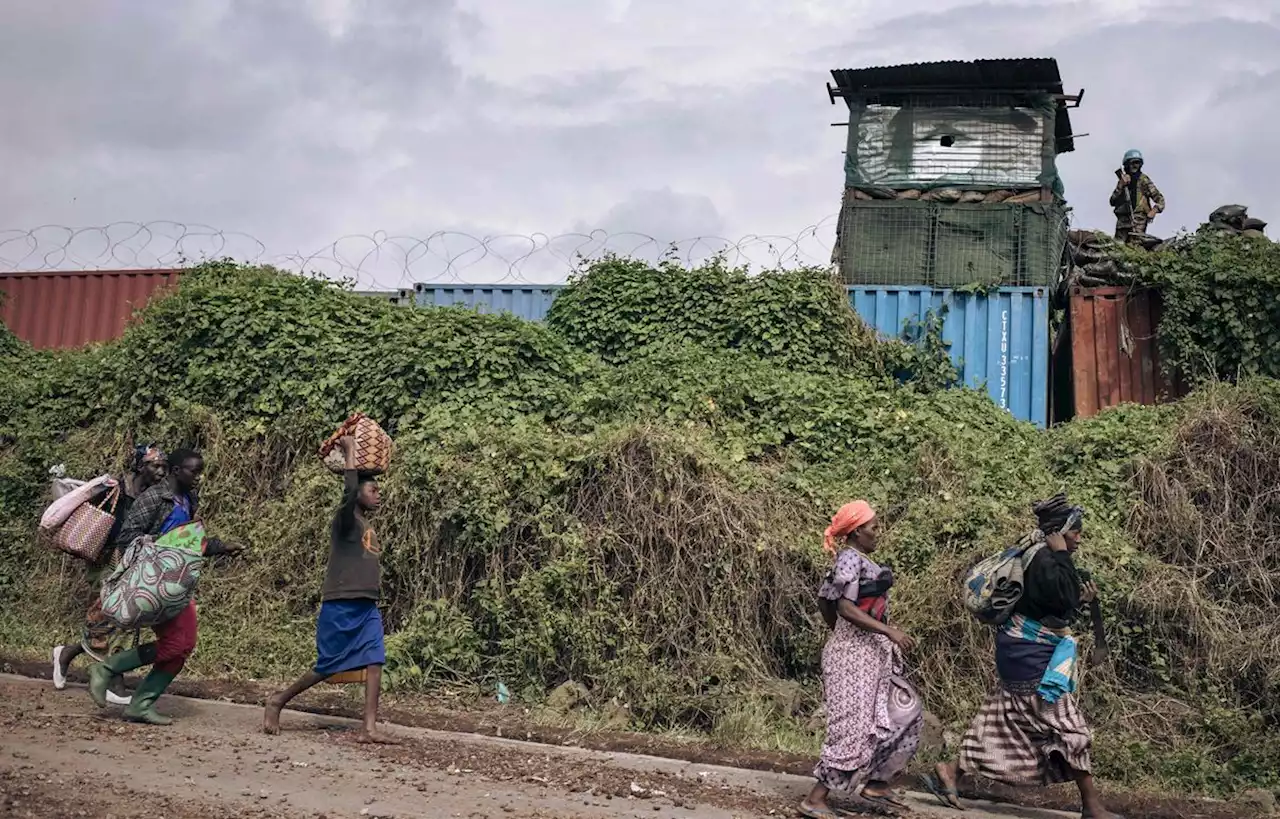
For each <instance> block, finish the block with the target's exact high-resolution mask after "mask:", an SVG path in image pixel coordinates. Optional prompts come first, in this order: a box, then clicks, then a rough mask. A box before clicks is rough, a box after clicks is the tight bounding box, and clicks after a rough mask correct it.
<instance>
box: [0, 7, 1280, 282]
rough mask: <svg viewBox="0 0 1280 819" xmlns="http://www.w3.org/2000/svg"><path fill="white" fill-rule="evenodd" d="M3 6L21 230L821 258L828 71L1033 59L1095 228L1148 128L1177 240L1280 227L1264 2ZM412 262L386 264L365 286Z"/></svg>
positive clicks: (837, 136)
mask: <svg viewBox="0 0 1280 819" xmlns="http://www.w3.org/2000/svg"><path fill="white" fill-rule="evenodd" d="M10 6H11V7H6V8H5V9H4V10H3V11H0V92H2V93H3V95H4V96H3V98H4V99H6V100H7V101H8V103H9V104H8V106H7V110H6V111H5V120H6V127H5V128H4V129H0V151H3V152H4V154H5V157H6V160H7V162H6V183H7V184H6V196H5V197H3V199H0V229H3V228H9V227H17V228H28V227H32V226H35V225H40V224H45V223H53V224H62V225H71V226H84V225H95V224H106V223H109V222H117V221H144V222H146V221H151V220H173V221H177V222H184V223H202V224H208V225H213V226H215V227H218V228H221V229H223V230H226V231H240V232H244V233H247V234H252V235H253V236H256V237H258V239H260V240H261V242H262V244H263V245H264V246H265V247H266V248H267V250H266V251H265V254H266V256H267V257H269V258H270V257H275V256H280V255H287V254H295V253H296V254H310V253H313V252H314V251H315V250H316V249H317V248H325V247H326V246H328V245H329V244H330V243H332V242H333V241H334V240H335V239H336V238H337V237H339V236H343V235H346V234H356V235H372V234H374V233H375V232H376V231H379V230H384V231H386V232H387V234H389V235H392V236H417V237H428V236H432V235H435V234H437V233H438V232H441V231H464V232H468V233H476V234H479V235H481V236H486V235H498V234H509V233H517V234H533V233H544V234H555V233H558V232H561V231H565V230H569V229H584V230H588V229H594V228H603V229H606V230H608V231H610V232H615V231H616V232H620V233H623V232H639V233H648V234H669V235H670V237H671V238H682V237H687V236H691V235H695V234H699V233H704V232H713V233H719V234H727V235H728V236H729V237H731V238H736V237H739V236H742V235H745V234H771V235H776V234H796V233H799V232H801V231H803V230H805V228H807V227H809V226H813V225H819V224H821V225H822V226H823V227H821V228H819V230H818V232H811V233H810V234H809V237H810V239H809V240H808V241H809V242H810V245H812V246H813V247H814V248H815V249H814V250H813V251H812V252H811V253H809V256H810V257H812V258H811V260H819V261H820V260H822V257H823V256H824V255H825V254H824V253H823V251H822V250H821V245H822V244H823V243H825V242H827V241H828V240H829V237H828V236H827V235H826V234H823V233H822V231H829V229H830V221H829V220H827V217H829V216H830V215H831V214H833V213H834V212H835V211H836V210H837V208H838V206H839V201H840V191H841V187H842V157H841V151H842V149H843V147H844V139H845V131H844V129H842V128H833V127H831V126H830V123H832V122H835V121H837V120H839V119H841V118H842V117H843V116H844V110H845V109H844V106H843V105H838V106H832V105H831V104H830V102H829V100H828V99H827V98H826V94H825V89H824V83H825V82H826V81H827V80H828V79H829V74H828V72H829V70H830V69H831V68H835V67H851V68H856V67H862V66H867V65H880V64H893V63H901V62H917V61H931V60H940V59H973V58H980V57H1000V56H1037V55H1046V56H1055V57H1057V58H1058V60H1059V62H1060V64H1061V66H1062V71H1063V78H1064V81H1065V83H1066V85H1067V86H1068V87H1069V88H1072V89H1075V88H1079V87H1085V88H1086V89H1087V93H1086V96H1085V102H1084V105H1083V106H1082V107H1081V108H1080V109H1079V110H1078V111H1074V112H1073V113H1072V122H1073V124H1074V125H1075V127H1076V129H1077V131H1080V132H1088V133H1089V134H1090V136H1087V137H1084V138H1082V139H1080V140H1078V142H1077V150H1076V152H1075V153H1073V154H1068V155H1065V156H1063V157H1062V158H1061V161H1060V170H1061V172H1062V174H1063V177H1064V181H1065V184H1066V188H1067V195H1068V198H1069V199H1070V202H1071V204H1072V206H1073V207H1074V208H1075V221H1076V223H1077V224H1081V225H1088V226H1096V227H1101V228H1109V227H1110V225H1111V221H1112V217H1111V215H1110V211H1109V207H1108V206H1107V196H1108V193H1109V190H1110V187H1111V185H1112V184H1114V181H1113V180H1114V177H1113V176H1112V170H1113V169H1114V167H1115V166H1116V163H1117V162H1118V158H1119V156H1120V155H1121V154H1122V153H1123V151H1124V150H1125V149H1126V148H1128V147H1130V146H1137V147H1141V148H1142V149H1143V150H1144V152H1145V153H1146V154H1147V156H1148V170H1149V171H1150V173H1151V174H1152V176H1153V177H1154V178H1155V180H1156V182H1157V183H1158V184H1159V185H1160V187H1161V188H1162V190H1163V191H1164V192H1165V194H1166V196H1167V197H1168V199H1169V211H1168V213H1167V214H1166V215H1165V217H1163V218H1161V219H1160V220H1157V222H1156V231H1157V232H1168V231H1171V230H1173V229H1174V228H1176V227H1179V226H1182V225H1187V226H1189V227H1194V226H1195V225H1196V224H1198V222H1199V221H1200V220H1202V219H1203V218H1204V216H1205V215H1206V214H1207V213H1208V212H1209V211H1210V210H1212V209H1213V208H1214V207H1215V206H1217V205H1219V204H1222V203H1224V202H1227V201H1240V202H1243V203H1245V204H1248V205H1250V206H1251V209H1252V210H1253V211H1254V212H1255V213H1257V215H1259V216H1260V217H1262V218H1270V219H1272V220H1273V221H1277V220H1280V201H1277V198H1276V196H1275V194H1274V193H1273V186H1272V185H1271V184H1270V183H1269V180H1270V179H1271V178H1274V177H1275V176H1276V175H1277V173H1278V172H1280V159H1277V158H1275V156H1274V155H1273V152H1272V151H1270V149H1269V148H1270V141H1271V140H1270V136H1271V134H1273V133H1274V132H1275V130H1276V127H1277V125H1278V124H1280V123H1278V122H1277V120H1280V114H1277V113H1276V112H1277V111H1280V85H1277V83H1276V82H1275V80H1276V78H1277V72H1280V48H1278V46H1280V17H1278V16H1277V14H1276V13H1275V12H1274V11H1271V10H1267V11H1257V10H1253V9H1248V8H1245V9H1240V8H1231V9H1225V8H1211V7H1210V6H1209V5H1207V4H1194V3H1189V2H1183V0H1125V2H1116V0H1078V1H1077V2H1069V3H1063V2H1049V0H986V2H972V1H971V0H932V2H924V0H900V2H897V3H893V4H884V3H873V2H870V0H857V1H856V2H849V0H803V2H798V3H793V4H783V5H778V4H767V3H762V2H745V3H744V2H729V0H706V2H705V3H700V4H698V5H697V6H691V5H689V4H688V3H687V2H681V3H677V2H674V0H651V2H646V3H630V2H622V1H621V0H619V2H611V3H600V2H598V0H563V2H560V3H556V4H553V5H546V4H540V5H538V4H527V3H517V2H515V0H485V2H484V3H479V2H478V0H420V1H419V2H414V1H413V0H389V2H383V3H376V4H370V3H354V2H351V0H298V2H295V3H291V4H262V3H252V2H248V0H193V2H189V3H183V4H159V5H157V4H137V3H123V2H119V0H116V1H115V2H97V3H91V2H88V0H81V2H71V3H60V4H53V5H49V4H45V5H43V6H39V5H32V4H10ZM824 220H826V221H824ZM810 245H806V247H809V246H810ZM537 252H538V253H543V254H545V253H547V252H548V251H545V250H544V251H537ZM828 252H829V249H828ZM0 255H4V254H0ZM547 258H550V257H547ZM0 264H3V260H0ZM555 264H559V262H556V263H555ZM552 267H553V268H554V265H552ZM546 269H549V270H551V272H550V273H548V274H547V275H554V272H555V271H554V269H551V268H546ZM546 269H544V270H543V272H546ZM419 270H422V271H425V268H421V267H414V268H413V269H412V270H411V271H410V272H408V273H406V272H405V271H404V270H403V269H399V271H398V272H397V268H395V267H394V266H392V268H391V269H390V272H387V273H383V272H381V268H378V271H379V272H376V273H370V274H369V275H370V277H371V279H370V280H369V281H365V282H363V283H364V284H365V285H367V286H372V285H374V284H379V283H382V280H383V279H386V284H387V285H388V286H390V285H392V284H399V283H401V281H402V280H403V279H404V278H405V276H410V275H418V272H417V271H419ZM422 275H428V273H426V272H423V273H422Z"/></svg>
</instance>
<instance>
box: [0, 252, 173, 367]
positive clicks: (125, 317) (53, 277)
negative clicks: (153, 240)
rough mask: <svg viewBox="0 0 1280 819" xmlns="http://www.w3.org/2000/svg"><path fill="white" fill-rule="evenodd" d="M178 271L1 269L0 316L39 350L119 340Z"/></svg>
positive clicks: (22, 337)
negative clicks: (135, 314) (131, 320)
mask: <svg viewBox="0 0 1280 819" xmlns="http://www.w3.org/2000/svg"><path fill="white" fill-rule="evenodd" d="M181 273H182V271H181V270H94V271H43V272H39V273H0V292H2V293H4V299H3V304H0V319H2V320H3V321H4V323H5V325H6V326H7V327H8V328H9V329H10V330H11V331H12V332H13V334H14V335H16V336H17V337H18V338H20V339H22V340H23V341H26V342H29V343H30V344H31V345H32V346H34V347H37V348H40V349H64V348H69V347H82V346H84V345H86V344H93V343H96V342H101V341H111V340H112V339H115V338H119V337H120V335H121V334H122V333H123V332H124V328H125V325H126V324H127V323H128V321H129V318H130V317H131V316H132V315H133V311H134V310H135V309H141V308H142V307H144V306H146V303H147V301H148V300H149V299H150V298H151V296H152V295H154V294H155V292H156V291H157V290H159V289H160V288H162V287H164V286H166V285H169V284H173V283H175V282H176V281H177V280H178V277H179V276H180V275H181Z"/></svg>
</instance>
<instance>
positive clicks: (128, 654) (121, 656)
mask: <svg viewBox="0 0 1280 819" xmlns="http://www.w3.org/2000/svg"><path fill="white" fill-rule="evenodd" d="M148 662H150V660H148V659H147V658H146V657H144V656H143V655H142V654H141V653H140V652H139V650H138V649H137V648H131V649H129V650H128V651H121V652H118V653H116V654H112V655H111V656H110V657H108V658H107V659H106V661H105V662H101V663H94V664H93V665H91V666H89V696H90V697H92V698H93V704H94V705H96V706H98V707H99V708H106V707H107V691H108V690H109V689H110V688H111V680H112V679H113V678H114V677H116V676H120V675H123V674H124V673H125V672H127V671H133V670H134V669H135V668H142V667H143V666H144V665H146V664H147V663H148Z"/></svg>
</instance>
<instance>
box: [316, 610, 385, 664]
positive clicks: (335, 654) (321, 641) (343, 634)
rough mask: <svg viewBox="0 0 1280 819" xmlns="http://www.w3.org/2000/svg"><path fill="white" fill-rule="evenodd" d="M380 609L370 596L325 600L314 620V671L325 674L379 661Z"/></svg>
mask: <svg viewBox="0 0 1280 819" xmlns="http://www.w3.org/2000/svg"><path fill="white" fill-rule="evenodd" d="M386 661H387V649H386V646H385V644H384V643H383V641H382V613H381V612H379V611H378V604H377V603H376V602H375V601H373V600H326V601H324V602H323V603H321V604H320V618H319V620H317V621H316V668H315V671H316V673H317V674H319V675H321V676H324V677H328V676H330V675H333V674H341V673H342V672H344V671H354V670H356V669H359V668H367V667H369V666H371V665H383V664H384V663H386Z"/></svg>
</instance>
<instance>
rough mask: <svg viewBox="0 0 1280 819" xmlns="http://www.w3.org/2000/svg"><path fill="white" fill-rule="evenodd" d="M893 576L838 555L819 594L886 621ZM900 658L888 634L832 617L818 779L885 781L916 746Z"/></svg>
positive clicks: (914, 699) (913, 712) (849, 554)
mask: <svg viewBox="0 0 1280 819" xmlns="http://www.w3.org/2000/svg"><path fill="white" fill-rule="evenodd" d="M892 584H893V579H892V573H891V572H890V571H889V570H887V569H885V568H882V567H880V566H878V565H877V564H876V563H875V562H873V561H872V560H871V559H870V558H868V557H867V556H866V555H863V554H862V553H861V552H858V551H857V550H855V549H845V550H844V551H842V552H840V553H839V554H838V555H837V556H836V562H835V566H834V567H832V569H831V572H830V573H828V575H827V577H826V579H825V581H824V582H823V584H822V587H821V588H820V589H819V591H818V596H819V597H821V598H822V599H824V600H829V601H832V602H838V601H839V600H840V599H842V598H843V599H846V600H849V601H851V602H853V603H855V604H857V605H858V607H859V608H861V609H863V611H866V612H867V613H868V614H869V615H871V616H872V617H875V618H876V619H879V620H881V621H882V622H887V620H888V587H889V586H892ZM901 671H902V655H901V653H900V652H899V650H898V648H897V646H895V645H894V644H893V643H892V642H891V641H890V640H889V638H888V637H885V636H884V635H882V634H875V633H873V632H870V631H866V630H864V629H861V628H859V627H858V626H856V625H854V624H853V623H850V622H849V621H848V620H845V619H844V618H843V617H837V618H836V624H835V627H834V628H833V629H832V630H831V635H830V636H829V637H828V638H827V644H826V646H825V647H824V648H823V651H822V685H823V697H824V703H825V706H826V712H827V735H826V740H825V742H824V743H823V745H822V756H821V758H820V760H819V762H818V765H817V767H816V768H815V769H814V776H815V777H817V779H818V781H819V782H821V783H822V784H823V785H825V786H826V787H828V788H830V789H832V790H841V791H848V790H853V789H855V788H857V787H858V786H860V785H863V784H865V783H866V782H868V781H872V780H875V781H885V782H887V781H890V780H892V779H893V778H894V777H896V776H897V775H898V774H900V773H901V772H902V771H903V770H905V769H906V767H907V764H908V763H909V762H910V761H911V759H912V757H914V756H915V753H916V749H917V748H919V746H920V731H921V726H922V725H923V710H922V708H921V704H920V700H919V697H918V696H917V695H916V692H915V691H914V689H912V688H911V686H910V685H909V684H907V682H906V681H905V680H904V679H902V677H901V676H900V674H901Z"/></svg>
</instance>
